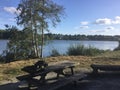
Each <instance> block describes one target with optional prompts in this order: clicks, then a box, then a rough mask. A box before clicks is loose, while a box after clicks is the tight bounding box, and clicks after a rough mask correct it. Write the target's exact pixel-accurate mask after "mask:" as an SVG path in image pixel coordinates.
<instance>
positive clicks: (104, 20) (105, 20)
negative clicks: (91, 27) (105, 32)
mask: <svg viewBox="0 0 120 90" xmlns="http://www.w3.org/2000/svg"><path fill="white" fill-rule="evenodd" d="M95 24H98V25H112V24H120V16H116V17H115V19H113V20H112V19H109V18H102V19H97V20H96V21H95Z"/></svg>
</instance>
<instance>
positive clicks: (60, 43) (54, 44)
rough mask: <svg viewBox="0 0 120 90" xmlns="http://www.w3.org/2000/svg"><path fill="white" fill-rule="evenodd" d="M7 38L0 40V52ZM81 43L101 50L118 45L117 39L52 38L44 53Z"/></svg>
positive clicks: (63, 51) (110, 48) (65, 48)
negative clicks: (79, 39) (81, 39)
mask: <svg viewBox="0 0 120 90" xmlns="http://www.w3.org/2000/svg"><path fill="white" fill-rule="evenodd" d="M7 42H8V40H0V54H1V53H2V51H3V50H5V48H6V45H7ZM74 44H82V45H85V46H86V47H88V46H92V47H96V48H98V49H102V50H108V49H109V50H113V49H115V48H116V47H117V46H118V44H119V43H118V42H117V41H78V40H76V41H75V40H53V41H49V42H48V43H47V44H46V45H45V46H44V55H43V56H49V55H50V53H51V50H53V49H56V50H58V52H59V53H61V54H65V53H66V52H67V49H68V47H69V46H71V45H74Z"/></svg>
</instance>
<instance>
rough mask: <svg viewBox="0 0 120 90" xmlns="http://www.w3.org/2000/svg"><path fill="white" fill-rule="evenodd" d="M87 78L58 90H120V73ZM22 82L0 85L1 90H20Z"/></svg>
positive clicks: (89, 75)
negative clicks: (19, 86)
mask: <svg viewBox="0 0 120 90" xmlns="http://www.w3.org/2000/svg"><path fill="white" fill-rule="evenodd" d="M87 75H88V76H87V77H86V78H85V79H83V80H81V81H78V82H77V85H74V84H73V83H71V84H68V85H66V86H64V87H61V88H60V89H58V90H120V72H100V73H98V74H96V75H93V74H91V73H87ZM19 84H20V82H13V81H11V82H9V83H7V84H2V85H0V90H18V85H19Z"/></svg>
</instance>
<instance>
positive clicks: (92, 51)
mask: <svg viewBox="0 0 120 90" xmlns="http://www.w3.org/2000/svg"><path fill="white" fill-rule="evenodd" d="M103 52H104V50H99V49H97V48H95V47H91V46H89V47H85V46H84V45H71V46H70V47H69V48H68V51H67V54H68V55H75V56H77V55H84V56H95V55H98V54H101V53H103Z"/></svg>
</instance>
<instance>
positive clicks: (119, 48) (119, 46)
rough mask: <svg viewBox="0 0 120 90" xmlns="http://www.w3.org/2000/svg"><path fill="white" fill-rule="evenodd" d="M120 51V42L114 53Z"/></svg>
mask: <svg viewBox="0 0 120 90" xmlns="http://www.w3.org/2000/svg"><path fill="white" fill-rule="evenodd" d="M117 50H120V41H119V45H118V47H117V48H115V49H114V51H117Z"/></svg>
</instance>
